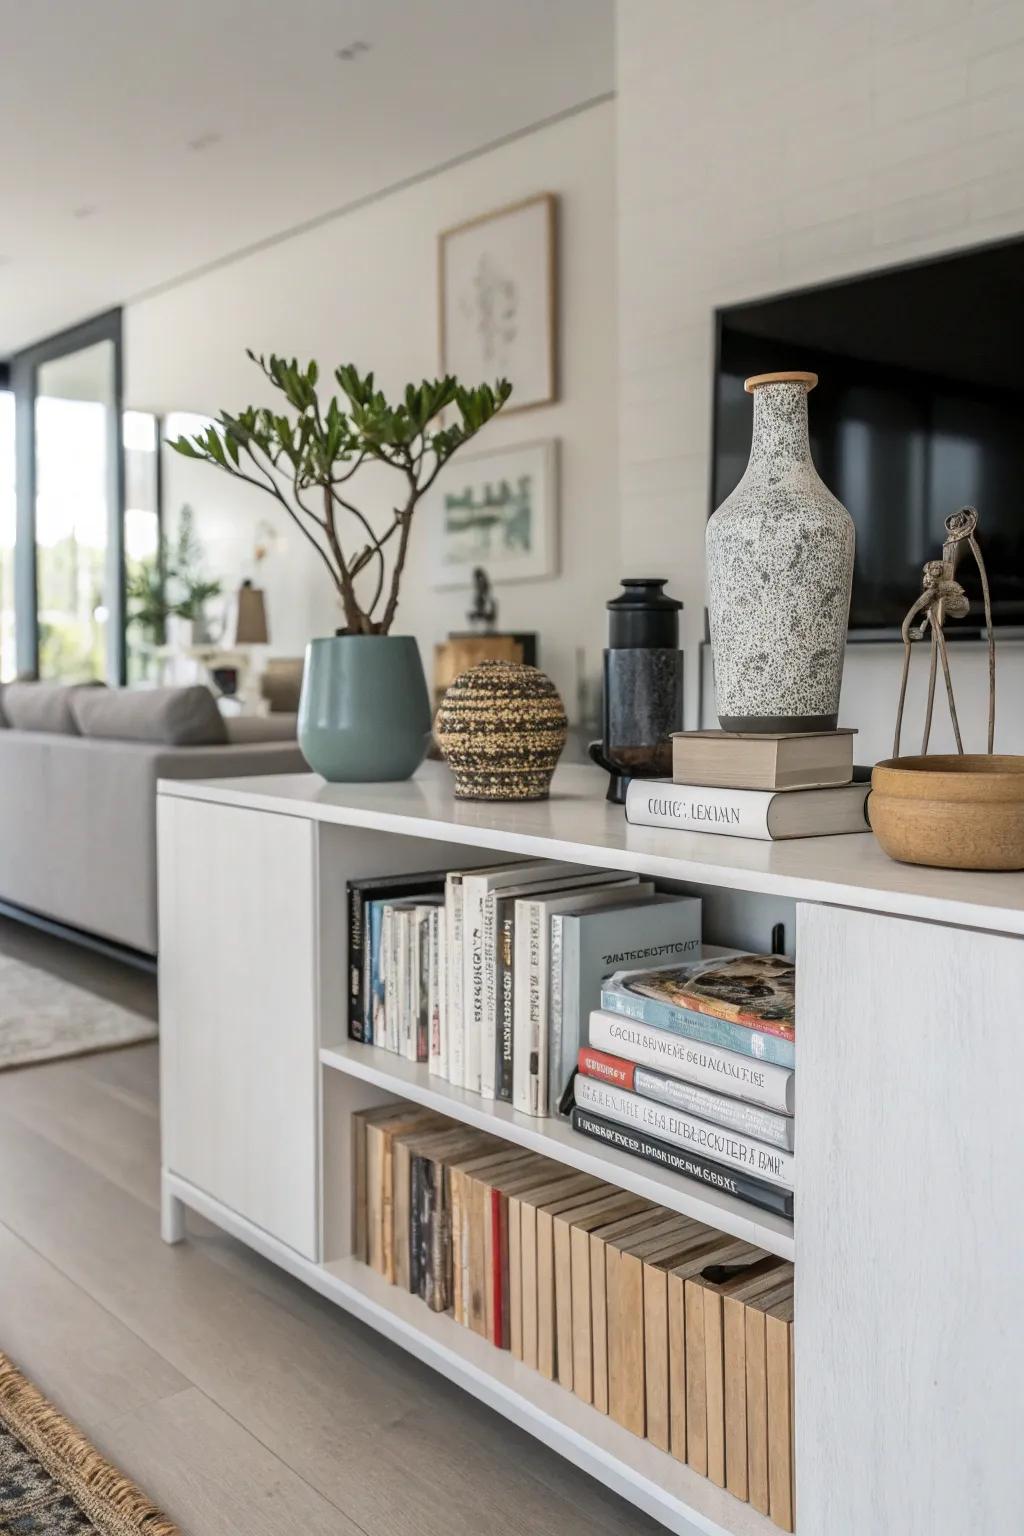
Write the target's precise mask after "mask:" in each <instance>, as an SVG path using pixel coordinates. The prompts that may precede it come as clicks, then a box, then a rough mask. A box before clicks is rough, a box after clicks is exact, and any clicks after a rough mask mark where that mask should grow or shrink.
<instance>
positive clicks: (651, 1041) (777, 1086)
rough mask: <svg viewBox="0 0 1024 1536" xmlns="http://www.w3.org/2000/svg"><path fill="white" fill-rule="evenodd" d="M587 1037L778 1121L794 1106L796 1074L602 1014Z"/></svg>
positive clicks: (602, 1048) (592, 1019)
mask: <svg viewBox="0 0 1024 1536" xmlns="http://www.w3.org/2000/svg"><path fill="white" fill-rule="evenodd" d="M588 1033H589V1036H590V1044H591V1045H592V1046H593V1047H594V1048H595V1049H596V1050H599V1051H606V1052H608V1053H609V1054H610V1055H612V1056H616V1057H620V1058H625V1060H627V1061H633V1062H636V1063H637V1064H638V1065H640V1066H644V1067H651V1068H653V1069H654V1071H656V1072H664V1073H666V1074H667V1075H668V1076H669V1077H675V1078H683V1079H685V1081H686V1082H688V1083H694V1084H696V1085H697V1086H698V1087H701V1088H710V1089H712V1090H714V1091H716V1092H717V1093H719V1094H721V1095H723V1096H725V1095H727V1096H728V1097H730V1098H735V1099H743V1100H745V1101H746V1102H747V1103H750V1104H759V1105H761V1106H762V1107H763V1108H765V1109H768V1110H774V1111H775V1112H776V1113H777V1114H780V1115H792V1113H793V1111H794V1108H795V1106H796V1073H795V1072H794V1071H793V1070H792V1069H791V1068H789V1067H776V1066H773V1065H772V1064H771V1063H770V1062H767V1061H758V1060H756V1059H755V1058H753V1057H750V1056H742V1055H740V1053H739V1052H738V1051H727V1050H721V1049H720V1048H719V1047H718V1046H715V1045H705V1044H703V1043H702V1042H701V1041H699V1040H688V1039H687V1038H686V1036H685V1035H676V1034H673V1033H672V1031H671V1030H668V1029H652V1028H651V1026H650V1025H649V1024H641V1023H639V1022H637V1021H636V1020H635V1019H631V1018H625V1017H624V1016H623V1015H622V1014H620V1013H605V1012H604V1011H603V1010H602V1009H600V1008H595V1009H594V1011H593V1012H592V1013H591V1015H590V1024H589V1030H588Z"/></svg>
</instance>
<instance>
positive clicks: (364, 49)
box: [334, 38, 370, 64]
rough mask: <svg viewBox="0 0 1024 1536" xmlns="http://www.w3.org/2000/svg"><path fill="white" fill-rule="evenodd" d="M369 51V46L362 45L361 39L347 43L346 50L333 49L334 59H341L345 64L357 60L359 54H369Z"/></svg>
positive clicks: (366, 44) (367, 44)
mask: <svg viewBox="0 0 1024 1536" xmlns="http://www.w3.org/2000/svg"><path fill="white" fill-rule="evenodd" d="M369 51H370V44H369V43H364V42H363V41H362V39H360V38H357V39H356V41H355V42H354V43H349V45H348V47H347V48H337V49H335V53H334V57H335V58H336V59H342V60H343V61H344V62H345V63H346V64H351V63H352V60H353V59H357V58H358V57H359V55H360V54H361V53H369Z"/></svg>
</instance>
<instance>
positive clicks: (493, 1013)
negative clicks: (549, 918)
mask: <svg viewBox="0 0 1024 1536" xmlns="http://www.w3.org/2000/svg"><path fill="white" fill-rule="evenodd" d="M522 868H523V873H522V876H521V879H520V882H519V883H518V884H517V885H511V886H506V887H505V888H504V889H500V890H497V891H491V892H488V894H487V896H486V897H485V898H484V903H483V956H484V1012H483V1024H482V1031H481V1044H480V1093H481V1095H482V1096H483V1097H484V1098H485V1099H494V1098H499V1099H505V1100H506V1102H512V1101H513V1099H514V1092H515V1090H514V1079H513V1072H514V1068H513V1064H512V1062H513V1055H514V1039H513V1036H514V1015H515V1007H514V1001H513V998H514V992H515V969H516V959H515V956H516V942H515V927H516V901H517V900H519V899H521V900H524V901H525V900H526V899H528V898H530V899H535V900H540V899H541V898H542V897H545V896H547V897H549V898H550V901H551V902H552V903H553V902H554V900H555V893H561V894H560V898H559V899H560V900H561V901H563V902H570V901H572V900H574V899H576V898H579V899H581V900H582V899H583V897H584V895H585V892H586V891H587V890H590V889H594V890H600V889H603V888H605V887H607V886H608V885H618V886H628V885H635V884H636V883H637V876H636V875H620V874H616V873H615V872H614V871H607V870H601V869H597V870H589V871H583V872H580V871H579V870H577V869H575V868H574V867H573V866H572V865H568V866H563V869H568V871H569V873H562V874H552V873H550V866H534V865H531V864H526V865H524V866H522ZM546 870H547V871H548V872H545V871H546ZM546 957H547V946H546V944H545V946H544V960H545V963H546Z"/></svg>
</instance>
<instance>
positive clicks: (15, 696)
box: [3, 683, 107, 736]
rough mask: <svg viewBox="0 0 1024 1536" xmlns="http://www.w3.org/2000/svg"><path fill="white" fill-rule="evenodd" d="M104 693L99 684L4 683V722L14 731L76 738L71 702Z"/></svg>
mask: <svg viewBox="0 0 1024 1536" xmlns="http://www.w3.org/2000/svg"><path fill="white" fill-rule="evenodd" d="M106 693H107V689H106V688H105V687H104V685H103V684H102V683H8V684H7V686H6V687H5V688H4V695H3V714H4V719H5V721H6V723H7V725H8V726H10V727H11V728H12V729H13V730H16V731H42V732H44V733H45V734H46V735H50V736H77V735H78V725H77V723H76V720H75V712H74V701H75V700H76V699H79V698H87V697H89V696H92V697H94V698H102V697H103V696H104V695H105V694H106Z"/></svg>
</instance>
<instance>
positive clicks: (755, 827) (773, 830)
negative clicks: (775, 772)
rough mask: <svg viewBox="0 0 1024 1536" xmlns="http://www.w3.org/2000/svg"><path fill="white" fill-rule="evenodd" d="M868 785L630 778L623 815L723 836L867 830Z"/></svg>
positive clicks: (769, 837)
mask: <svg viewBox="0 0 1024 1536" xmlns="http://www.w3.org/2000/svg"><path fill="white" fill-rule="evenodd" d="M870 792H871V785H870V784H868V783H863V784H841V785H833V786H830V787H829V786H826V787H825V788H821V789H780V790H775V791H772V790H758V789H713V788H708V787H707V786H706V785H702V784H674V783H673V782H672V781H671V779H633V781H632V782H631V784H630V786H629V788H628V789H627V791H626V820H627V821H628V822H631V823H632V824H633V825H634V826H639V827H668V828H671V829H673V830H674V831H678V832H717V833H720V834H724V835H725V836H726V837H754V838H760V839H761V840H762V841H772V840H776V839H780V838H790V837H834V836H838V835H839V834H840V833H847V832H870V830H871V828H870V827H869V826H868V819H867V797H868V795H869V793H870Z"/></svg>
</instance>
